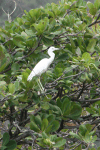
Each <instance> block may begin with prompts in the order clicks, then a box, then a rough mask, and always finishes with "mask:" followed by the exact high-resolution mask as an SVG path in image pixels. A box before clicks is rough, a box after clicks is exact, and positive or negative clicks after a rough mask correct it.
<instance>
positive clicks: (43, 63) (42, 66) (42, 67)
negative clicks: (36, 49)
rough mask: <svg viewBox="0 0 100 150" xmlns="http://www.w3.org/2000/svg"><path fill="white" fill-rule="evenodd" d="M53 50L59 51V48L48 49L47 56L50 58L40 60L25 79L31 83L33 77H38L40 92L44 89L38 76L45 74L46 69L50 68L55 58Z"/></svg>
mask: <svg viewBox="0 0 100 150" xmlns="http://www.w3.org/2000/svg"><path fill="white" fill-rule="evenodd" d="M55 50H59V48H55V47H53V46H51V47H50V48H49V49H48V55H49V56H50V57H49V58H43V59H42V60H40V61H39V62H38V63H37V64H36V65H35V67H34V68H33V70H32V71H31V73H30V75H29V76H28V78H27V81H31V80H32V78H33V77H35V76H38V77H39V79H38V82H37V83H38V85H39V87H40V89H41V91H44V88H43V86H42V83H41V81H40V76H41V74H42V73H44V72H46V71H47V69H48V67H49V66H50V64H51V63H52V62H53V60H54V58H55V54H54V52H53V51H55Z"/></svg>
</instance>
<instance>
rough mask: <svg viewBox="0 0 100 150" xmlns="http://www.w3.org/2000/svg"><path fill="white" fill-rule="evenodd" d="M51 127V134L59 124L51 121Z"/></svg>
mask: <svg viewBox="0 0 100 150" xmlns="http://www.w3.org/2000/svg"><path fill="white" fill-rule="evenodd" d="M51 125H52V129H51V132H55V131H57V130H58V129H59V127H60V123H59V122H58V121H57V120H55V121H53V122H52V123H51Z"/></svg>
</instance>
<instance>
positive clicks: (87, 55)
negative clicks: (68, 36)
mask: <svg viewBox="0 0 100 150" xmlns="http://www.w3.org/2000/svg"><path fill="white" fill-rule="evenodd" d="M82 59H83V60H84V61H85V62H86V63H90V61H91V55H90V54H89V53H87V52H85V53H83V55H82Z"/></svg>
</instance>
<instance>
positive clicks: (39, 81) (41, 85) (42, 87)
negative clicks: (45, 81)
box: [39, 77, 44, 91]
mask: <svg viewBox="0 0 100 150" xmlns="http://www.w3.org/2000/svg"><path fill="white" fill-rule="evenodd" d="M39 84H40V86H41V89H42V91H44V87H43V85H42V83H41V81H40V77H39Z"/></svg>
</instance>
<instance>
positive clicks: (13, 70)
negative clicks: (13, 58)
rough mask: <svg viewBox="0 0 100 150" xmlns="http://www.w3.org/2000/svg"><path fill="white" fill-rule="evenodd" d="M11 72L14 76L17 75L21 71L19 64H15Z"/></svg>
mask: <svg viewBox="0 0 100 150" xmlns="http://www.w3.org/2000/svg"><path fill="white" fill-rule="evenodd" d="M11 70H12V74H15V73H16V71H18V70H19V65H18V64H17V63H14V64H13V65H12V66H11Z"/></svg>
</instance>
